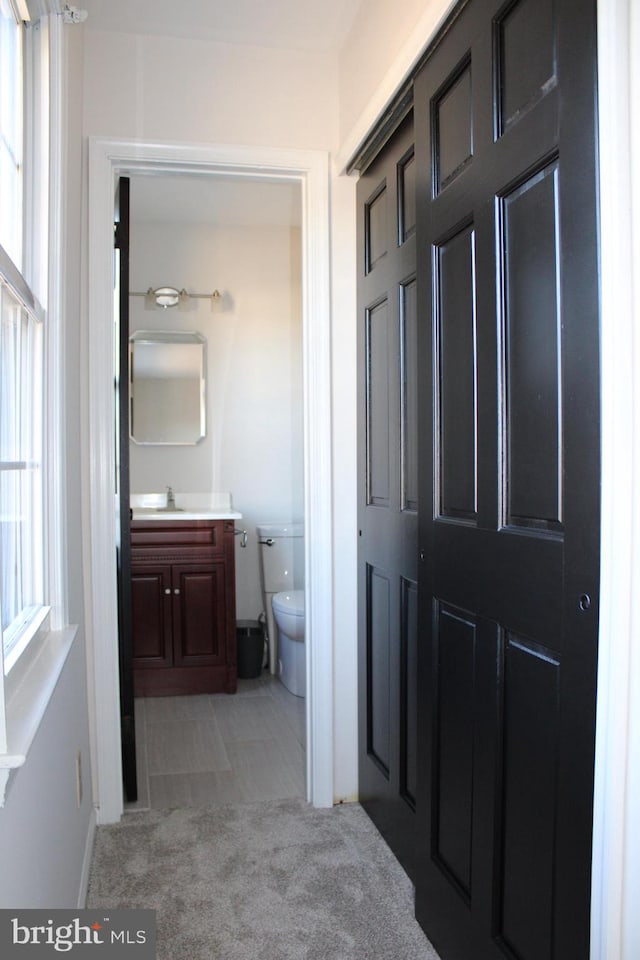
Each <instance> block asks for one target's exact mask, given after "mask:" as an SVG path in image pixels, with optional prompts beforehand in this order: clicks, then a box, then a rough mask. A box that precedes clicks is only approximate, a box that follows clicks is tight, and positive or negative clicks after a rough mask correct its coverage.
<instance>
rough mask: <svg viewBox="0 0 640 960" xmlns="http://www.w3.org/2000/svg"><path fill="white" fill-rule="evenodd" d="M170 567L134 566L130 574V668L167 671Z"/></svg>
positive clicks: (169, 642)
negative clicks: (131, 647) (131, 639)
mask: <svg viewBox="0 0 640 960" xmlns="http://www.w3.org/2000/svg"><path fill="white" fill-rule="evenodd" d="M171 596H172V593H171V566H170V565H169V564H166V565H164V564H162V565H153V566H148V567H147V566H144V567H141V566H136V567H134V568H133V570H132V574H131V607H132V626H133V630H132V632H133V664H134V666H135V667H136V668H139V667H154V668H155V667H170V666H171V665H172V662H173V651H172V645H171Z"/></svg>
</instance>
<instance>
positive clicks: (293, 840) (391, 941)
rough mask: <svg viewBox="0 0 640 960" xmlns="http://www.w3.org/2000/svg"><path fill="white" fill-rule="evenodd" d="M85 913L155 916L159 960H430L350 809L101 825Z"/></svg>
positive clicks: (230, 811) (391, 869) (399, 882)
mask: <svg viewBox="0 0 640 960" xmlns="http://www.w3.org/2000/svg"><path fill="white" fill-rule="evenodd" d="M87 906H90V907H101V908H102V907H111V908H116V907H130V908H133V907H139V908H147V909H155V910H156V911H157V920H158V943H157V960H437V954H436V953H435V951H434V949H433V948H432V947H431V945H430V943H429V942H428V940H427V939H426V938H425V936H424V934H423V933H422V931H421V929H420V927H419V926H418V924H417V923H416V922H415V920H414V919H413V890H412V887H411V884H410V882H409V880H408V878H407V876H406V874H405V873H404V871H403V870H402V869H401V867H400V866H399V864H398V862H397V861H396V859H395V858H394V856H393V855H392V853H391V852H390V850H389V848H388V847H387V845H386V844H385V843H384V841H383V840H382V839H381V837H380V835H379V834H378V832H377V830H376V829H375V827H374V826H373V824H372V823H371V821H370V820H369V818H368V817H367V815H366V814H365V813H364V811H363V810H362V808H361V807H360V806H359V805H358V804H348V805H344V806H340V807H335V808H334V809H333V810H316V809H313V808H312V807H310V806H308V805H307V804H306V803H304V802H303V801H301V800H279V801H273V802H266V803H265V802H262V803H247V804H235V805H229V806H220V807H199V808H197V807H194V808H189V809H179V810H151V811H144V812H139V813H138V812H136V813H130V814H127V815H125V817H124V818H123V820H122V821H121V823H119V824H117V825H114V826H107V827H100V828H98V833H97V839H96V846H95V851H94V859H93V865H92V870H91V879H90V886H89V898H88V903H87Z"/></svg>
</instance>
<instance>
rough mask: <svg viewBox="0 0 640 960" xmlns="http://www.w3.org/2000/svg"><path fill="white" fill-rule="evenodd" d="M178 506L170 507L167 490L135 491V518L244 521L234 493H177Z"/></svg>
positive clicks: (132, 507)
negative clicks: (235, 505) (234, 506)
mask: <svg viewBox="0 0 640 960" xmlns="http://www.w3.org/2000/svg"><path fill="white" fill-rule="evenodd" d="M174 499H175V508H171V509H167V507H166V503H167V495H166V493H132V494H131V498H130V504H131V511H132V516H133V519H134V520H241V519H242V514H241V513H239V512H238V511H237V510H234V509H233V502H232V499H231V494H230V493H180V492H179V491H175V492H174Z"/></svg>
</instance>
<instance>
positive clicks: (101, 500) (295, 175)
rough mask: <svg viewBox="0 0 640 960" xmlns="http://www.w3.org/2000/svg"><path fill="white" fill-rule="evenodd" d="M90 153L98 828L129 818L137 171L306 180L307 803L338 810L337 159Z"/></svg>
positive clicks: (237, 152)
mask: <svg viewBox="0 0 640 960" xmlns="http://www.w3.org/2000/svg"><path fill="white" fill-rule="evenodd" d="M88 152H89V156H88V163H89V166H88V169H89V180H88V228H87V231H88V232H87V245H86V249H87V258H88V259H87V271H88V278H89V279H88V287H87V300H86V306H87V314H88V316H89V317H90V323H89V324H88V325H87V339H86V343H85V359H86V369H87V375H88V377H89V380H90V382H91V385H92V389H91V392H90V395H89V409H88V412H87V431H86V435H87V442H88V444H89V449H90V454H91V456H90V462H91V469H90V471H88V474H87V477H86V489H87V500H86V509H87V511H89V512H90V516H91V526H90V529H91V536H90V537H89V536H87V539H86V543H85V550H86V553H85V562H86V564H87V568H88V572H89V576H88V584H89V586H88V594H87V621H88V632H89V638H90V641H89V650H88V656H89V658H90V664H91V666H90V670H91V676H92V678H93V684H92V686H91V697H90V713H91V718H92V724H93V730H94V737H93V739H94V749H95V752H94V755H95V782H94V789H95V795H96V809H97V821H98V823H100V824H105V823H112V822H115V821H117V820H118V819H119V818H120V816H121V814H122V810H123V799H122V773H121V755H120V753H121V751H120V747H121V738H120V719H119V686H118V655H117V636H118V633H117V622H116V621H117V618H116V611H117V597H116V593H117V590H116V578H115V565H114V556H115V552H116V545H115V533H114V524H113V511H112V509H111V507H112V503H113V496H114V476H115V463H114V446H113V382H114V368H113V365H112V364H111V363H105V357H109V356H110V355H111V354H112V352H113V307H112V305H113V270H112V262H113V255H112V249H113V196H114V184H115V182H116V181H117V178H118V177H119V176H122V175H124V176H130V175H132V174H135V173H141V172H144V173H148V174H159V173H175V174H183V173H194V172H198V173H202V174H207V175H210V176H214V175H215V176H218V175H228V176H238V175H243V176H247V177H250V178H266V179H277V180H287V181H295V182H298V183H300V185H301V188H302V189H301V194H302V274H303V284H302V288H303V290H302V297H303V329H304V335H303V366H304V405H303V407H304V409H303V416H304V424H305V430H304V435H305V450H304V510H305V517H304V526H305V602H306V623H305V630H306V637H307V671H308V681H309V684H308V691H307V698H306V715H307V725H306V736H307V749H306V796H307V800H308V801H309V802H311V803H313V804H314V805H315V806H318V807H329V806H331V805H332V803H333V801H334V770H333V761H334V716H333V712H334V708H333V700H334V698H333V685H334V679H333V678H334V656H333V615H334V604H333V574H332V570H333V556H334V553H333V551H334V531H333V523H332V491H333V481H332V451H331V325H330V269H329V267H330V258H329V157H328V155H327V153H326V152H324V151H316V150H297V149H273V148H269V147H247V146H238V145H236V146H218V145H202V144H176V143H171V144H169V143H166V144H162V143H160V144H159V143H148V142H146V141H141V140H136V141H121V140H113V139H108V138H99V137H96V138H91V139H90V141H89V151H88Z"/></svg>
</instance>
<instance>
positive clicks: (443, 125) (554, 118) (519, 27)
mask: <svg viewBox="0 0 640 960" xmlns="http://www.w3.org/2000/svg"><path fill="white" fill-rule="evenodd" d="M595 12H596V10H595V2H593V3H592V2H586V3H585V2H578V0H515V2H508V3H504V2H495V0H470V2H469V3H468V4H467V5H466V6H465V7H464V8H463V10H462V12H461V13H460V15H459V16H458V17H457V19H456V20H455V22H454V23H453V25H452V26H451V28H450V29H449V31H448V32H447V34H446V35H445V37H444V39H443V41H442V42H441V43H440V45H439V46H438V47H437V48H436V50H435V52H434V53H433V55H432V56H431V57H430V58H429V59H428V61H427V62H426V64H425V66H424V67H423V68H422V70H421V72H420V74H419V75H418V77H417V79H416V81H415V85H414V120H415V130H416V161H417V175H418V197H419V202H418V227H417V230H418V233H417V236H418V289H419V307H418V309H419V315H420V317H421V318H422V317H425V318H426V319H427V322H426V323H425V324H423V325H421V326H420V329H419V357H420V370H421V384H420V415H421V423H420V440H419V445H420V505H421V512H420V547H421V549H422V550H423V551H424V558H425V559H424V563H422V564H421V565H420V567H421V570H420V579H419V594H420V610H419V617H420V632H419V636H420V648H419V652H418V689H419V709H418V716H419V720H418V724H419V725H418V744H419V746H418V769H419V787H418V803H419V820H420V829H421V834H422V843H421V857H420V862H419V868H418V871H417V875H416V910H417V916H418V918H419V920H420V922H421V923H422V924H423V926H424V928H425V930H426V931H427V933H428V935H429V936H430V937H431V939H432V940H433V942H434V945H435V946H436V948H437V949H438V950H439V951H440V952H441V955H442V957H443V960H498V958H505V957H508V958H512V960H552V958H553V960H587V958H588V955H589V904H590V861H591V830H592V805H593V760H594V727H595V684H596V644H597V628H598V565H599V564H598V557H599V422H598V416H599V368H598V285H597V272H598V263H597V221H596V168H595ZM429 318H431V322H429Z"/></svg>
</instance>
